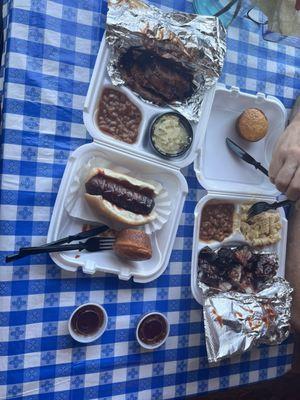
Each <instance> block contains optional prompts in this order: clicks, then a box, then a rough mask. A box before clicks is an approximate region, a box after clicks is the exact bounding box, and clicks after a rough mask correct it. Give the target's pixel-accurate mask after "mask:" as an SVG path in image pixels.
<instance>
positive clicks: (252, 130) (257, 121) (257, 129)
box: [236, 108, 269, 142]
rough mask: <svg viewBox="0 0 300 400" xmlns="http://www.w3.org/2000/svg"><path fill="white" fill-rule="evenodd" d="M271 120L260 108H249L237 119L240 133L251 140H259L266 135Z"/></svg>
mask: <svg viewBox="0 0 300 400" xmlns="http://www.w3.org/2000/svg"><path fill="white" fill-rule="evenodd" d="M268 129H269V122H268V119H267V117H266V116H265V114H264V113H263V112H262V111H261V110H259V109H258V108H247V110H245V111H244V112H243V113H242V114H241V115H240V116H239V118H238V119H237V121H236V130H237V132H238V133H239V135H240V136H241V137H242V138H243V139H246V140H249V141H250V142H257V141H258V140H261V139H262V138H264V137H265V136H266V134H267V133H268Z"/></svg>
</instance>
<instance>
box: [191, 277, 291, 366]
mask: <svg viewBox="0 0 300 400" xmlns="http://www.w3.org/2000/svg"><path fill="white" fill-rule="evenodd" d="M198 284H199V286H200V288H201V289H202V291H203V296H204V303H203V314H204V325H205V339H206V349H207V356H208V361H209V362H211V363H216V362H218V361H220V360H222V359H224V358H227V357H230V356H232V355H234V354H239V353H242V352H245V351H248V350H250V349H251V348H252V347H254V346H257V345H259V344H268V345H274V344H280V343H281V342H283V341H284V340H285V339H286V338H287V337H288V336H289V332H290V318H291V302H292V296H291V293H292V288H291V287H290V285H289V283H288V282H287V281H286V280H284V279H283V278H274V279H273V280H272V281H270V282H268V283H267V284H266V285H265V287H264V289H263V290H261V291H260V292H258V293H256V294H244V293H238V292H234V291H230V292H225V293H224V292H219V291H217V290H216V289H212V288H209V287H208V286H207V285H205V284H204V283H202V282H200V281H199V282H198Z"/></svg>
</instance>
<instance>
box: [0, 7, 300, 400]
mask: <svg viewBox="0 0 300 400" xmlns="http://www.w3.org/2000/svg"><path fill="white" fill-rule="evenodd" d="M3 3H4V22H5V27H6V33H5V34H6V36H7V42H6V43H7V46H6V57H5V60H6V63H5V70H4V88H3V89H4V99H3V100H4V101H3V118H4V120H3V130H2V137H1V140H2V144H3V147H2V160H1V167H2V181H1V227H0V251H1V252H0V257H1V264H2V267H1V269H0V276H1V282H0V296H1V299H0V311H1V313H0V397H1V399H20V398H23V399H26V400H29V399H30V400H36V399H39V400H46V399H47V400H52V399H53V400H54V399H55V400H67V399H76V400H78V399H84V400H88V399H100V398H101V399H109V398H111V397H112V396H113V398H114V399H115V400H121V399H126V400H137V399H139V400H148V399H153V400H161V399H174V398H178V399H182V398H184V397H185V396H186V395H192V394H199V393H204V392H208V391H212V390H218V389H220V388H227V387H230V386H236V385H244V384H247V383H250V382H255V381H260V380H265V379H269V378H273V377H276V376H278V375H282V374H283V373H284V372H286V371H287V370H289V369H290V364H291V355H292V352H293V344H292V341H291V339H290V340H289V341H287V342H285V343H284V344H282V345H281V346H274V347H266V346H263V347H260V348H258V349H255V350H253V351H251V352H248V353H246V354H243V355H242V356H241V357H235V358H232V359H230V360H226V361H223V362H221V363H220V364H218V365H215V366H211V367H209V366H208V363H207V358H206V350H205V340H204V330H203V319H202V311H201V308H200V306H199V305H198V304H197V303H196V302H195V301H194V300H193V298H192V294H191V289H190V258H191V246H192V232H193V211H194V207H195V205H196V202H197V199H198V198H199V197H200V195H201V191H200V187H199V185H198V183H197V180H196V178H195V175H194V173H193V168H192V166H190V167H189V168H187V169H186V170H185V174H186V176H187V179H188V183H189V188H190V191H189V195H188V198H187V201H186V203H185V207H184V212H183V215H182V217H181V220H180V227H179V230H178V234H177V238H176V242H175V246H174V250H173V252H172V256H171V262H170V265H169V267H168V269H167V270H166V271H165V273H164V274H163V275H162V276H161V277H160V278H158V279H157V280H156V281H154V282H152V283H149V284H136V283H132V282H122V281H119V280H118V279H117V278H116V277H113V276H105V275H103V276H99V275H98V276H97V277H91V276H86V275H84V274H82V273H81V272H78V273H77V274H73V273H68V272H66V271H62V270H60V269H59V268H58V267H57V266H55V265H54V264H53V263H52V261H51V259H50V258H49V257H48V256H46V255H39V256H33V257H31V259H28V258H27V259H23V260H19V261H17V262H15V263H14V264H13V265H11V264H9V265H5V264H4V256H5V255H6V254H7V251H13V250H14V249H17V248H19V247H20V246H26V245H38V244H41V243H44V241H45V237H46V234H47V230H48V225H49V220H50V216H51V212H52V207H53V205H54V201H55V197H56V193H57V190H58V187H59V184H60V179H61V177H62V174H63V171H64V167H65V164H66V161H67V159H68V156H69V154H70V152H72V151H73V150H74V149H76V148H77V147H78V146H80V145H82V144H84V143H86V142H87V141H90V140H91V139H90V137H89V136H88V134H87V132H86V130H85V128H84V125H83V122H82V107H83V103H84V98H85V94H86V92H87V89H88V85H89V80H90V77H91V73H92V68H93V65H94V62H95V59H96V54H97V50H98V47H99V43H100V39H101V37H102V34H103V29H104V26H105V13H106V8H107V4H106V2H104V1H99V0H14V1H8V0H3ZM155 3H156V4H157V5H159V6H165V7H170V8H173V7H174V8H175V7H176V8H178V9H180V10H187V11H192V4H191V2H190V1H184V0H176V1H175V0H162V1H159V0H157V1H155ZM299 66H300V52H299V51H298V50H295V49H293V48H287V47H281V46H280V45H277V44H270V43H267V42H265V41H263V40H262V39H261V37H260V28H259V26H257V25H256V24H255V23H253V22H251V21H249V20H247V19H246V18H244V17H243V13H242V16H241V17H240V18H238V19H237V20H236V21H235V22H234V24H233V26H232V27H231V28H230V30H229V33H228V52H227V61H226V65H225V68H224V73H223V76H222V81H223V82H224V83H226V84H228V85H234V86H239V87H240V88H241V89H243V90H247V91H251V92H256V91H261V92H265V93H267V94H271V95H275V96H277V97H278V98H279V99H280V100H282V101H283V102H284V104H285V105H286V106H287V107H291V105H292V103H293V99H294V98H295V97H296V95H298V88H300V78H299ZM29 262H30V264H28V263H29ZM86 301H95V302H99V303H101V304H103V305H104V307H105V308H106V310H107V312H108V315H109V324H108V330H107V331H106V333H105V334H104V335H103V336H102V338H101V339H100V340H98V341H96V342H95V343H93V344H90V345H80V344H77V343H75V342H74V341H73V340H72V339H71V338H70V336H69V335H68V333H67V324H66V322H67V319H68V317H69V316H70V314H71V312H72V311H73V309H74V308H75V306H76V305H79V304H82V303H83V302H86ZM150 310H159V311H162V312H164V313H165V314H166V315H167V316H168V318H169V320H170V322H171V334H170V337H169V339H168V341H167V343H166V344H165V346H163V347H162V348H160V349H159V350H157V351H154V352H144V351H142V350H141V349H140V347H139V346H138V344H137V343H136V341H135V336H134V331H135V326H136V322H137V319H138V318H139V316H140V315H141V314H143V313H145V312H146V311H150Z"/></svg>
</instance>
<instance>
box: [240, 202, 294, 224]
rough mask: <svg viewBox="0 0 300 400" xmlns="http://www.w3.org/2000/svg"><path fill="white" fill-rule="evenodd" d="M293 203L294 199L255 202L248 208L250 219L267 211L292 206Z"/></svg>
mask: <svg viewBox="0 0 300 400" xmlns="http://www.w3.org/2000/svg"><path fill="white" fill-rule="evenodd" d="M292 204H293V201H292V200H283V201H276V202H275V203H267V202H265V201H259V202H258V203H255V204H253V206H251V207H250V208H249V210H248V220H249V219H251V218H253V217H255V216H256V215H258V214H261V213H263V212H266V211H270V210H276V209H277V208H280V207H285V206H290V205H292Z"/></svg>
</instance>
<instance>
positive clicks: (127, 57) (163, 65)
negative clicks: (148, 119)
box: [119, 48, 193, 105]
mask: <svg viewBox="0 0 300 400" xmlns="http://www.w3.org/2000/svg"><path fill="white" fill-rule="evenodd" d="M119 67H120V71H121V74H122V77H123V79H124V80H125V82H126V84H127V86H129V87H130V88H131V89H133V90H134V91H136V92H137V93H139V94H140V95H141V96H142V97H143V98H144V99H146V100H149V101H151V102H153V103H155V104H157V105H164V104H171V103H173V102H175V101H183V100H185V99H187V98H188V97H190V96H191V95H192V93H193V84H192V82H193V77H192V74H191V72H190V71H189V70H188V69H187V68H185V67H184V66H182V65H180V64H179V63H176V62H175V61H173V60H168V59H166V58H163V57H160V56H158V55H157V54H155V53H154V52H151V51H149V50H141V49H138V48H130V49H129V50H128V51H127V52H126V53H125V54H123V55H122V56H121V58H120V62H119Z"/></svg>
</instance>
